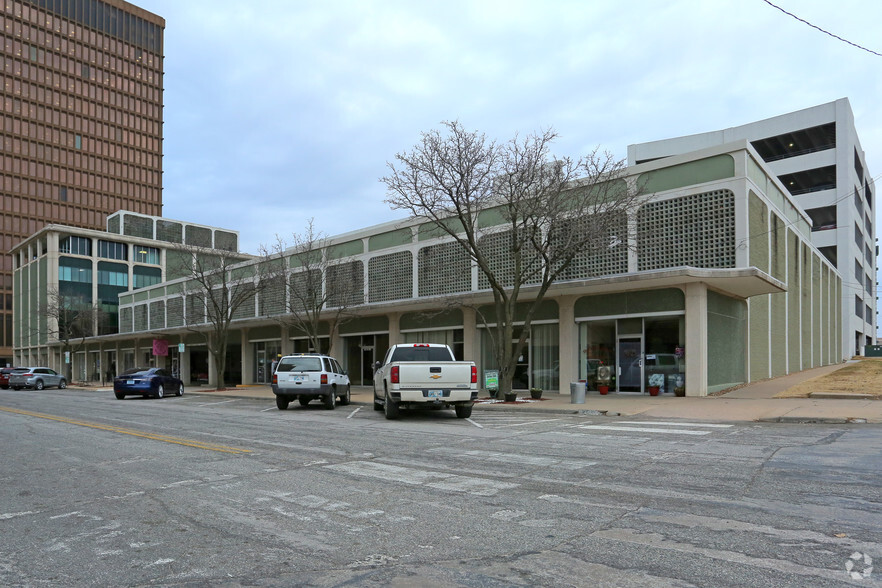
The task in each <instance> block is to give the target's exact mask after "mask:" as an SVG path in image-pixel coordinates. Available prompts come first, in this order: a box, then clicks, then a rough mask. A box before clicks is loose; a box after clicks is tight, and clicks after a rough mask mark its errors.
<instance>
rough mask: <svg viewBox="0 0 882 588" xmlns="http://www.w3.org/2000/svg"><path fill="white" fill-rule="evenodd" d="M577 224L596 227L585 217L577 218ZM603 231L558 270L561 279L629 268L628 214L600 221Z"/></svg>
mask: <svg viewBox="0 0 882 588" xmlns="http://www.w3.org/2000/svg"><path fill="white" fill-rule="evenodd" d="M576 223H577V225H576V227H577V228H578V229H582V230H585V231H595V230H598V229H595V228H592V223H591V221H590V220H588V219H580V220H578V221H576ZM602 225H603V226H604V228H603V229H601V231H602V234H601V235H597V238H592V240H591V243H590V245H589V247H586V248H585V250H583V251H581V252H579V253H578V254H577V255H576V256H575V257H574V258H573V261H572V262H571V263H570V265H569V267H567V269H565V270H564V271H563V272H561V274H560V279H561V280H582V279H585V278H594V277H597V276H609V275H613V274H624V273H627V272H628V217H627V216H626V215H625V213H624V211H619V212H616V213H615V217H614V218H613V219H612V220H606V221H605V222H603V223H602Z"/></svg>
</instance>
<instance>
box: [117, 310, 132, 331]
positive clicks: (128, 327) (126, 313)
mask: <svg viewBox="0 0 882 588" xmlns="http://www.w3.org/2000/svg"><path fill="white" fill-rule="evenodd" d="M119 332H120V333H131V332H132V309H131V308H120V309H119Z"/></svg>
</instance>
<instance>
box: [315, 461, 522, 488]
mask: <svg viewBox="0 0 882 588" xmlns="http://www.w3.org/2000/svg"><path fill="white" fill-rule="evenodd" d="M325 467H326V468H327V469H330V470H335V471H339V472H343V473H346V474H351V475H355V476H364V477H368V478H376V479H379V480H386V481H389V480H392V481H395V482H401V483H403V484H410V485H414V486H428V487H430V488H436V489H439V490H450V491H452V492H464V493H467V494H476V495H478V496H494V495H496V494H498V493H499V492H500V491H502V490H509V489H511V488H517V487H518V486H519V485H520V484H512V483H509V482H499V481H496V480H488V479H485V478H473V477H469V476H459V475H456V474H448V473H446V472H439V471H429V470H418V469H414V468H403V467H399V466H394V465H389V464H383V463H377V462H374V461H369V462H368V461H354V462H349V463H340V464H332V465H328V466H325Z"/></svg>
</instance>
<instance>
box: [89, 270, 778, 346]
mask: <svg viewBox="0 0 882 588" xmlns="http://www.w3.org/2000/svg"><path fill="white" fill-rule="evenodd" d="M693 283H703V284H705V285H706V286H707V287H708V288H710V289H711V290H715V291H717V292H720V293H722V294H726V295H728V296H733V297H735V298H750V297H752V296H761V295H763V294H778V293H781V292H786V291H787V285H786V284H785V283H784V282H782V281H780V280H778V279H776V278H773V277H772V276H770V275H769V274H767V273H766V272H764V271H762V270H760V269H758V268H756V267H748V268H738V269H709V268H696V267H677V268H666V269H663V270H651V271H641V272H637V273H632V274H620V275H616V276H604V277H602V278H591V279H587V280H572V281H568V282H557V283H555V284H554V285H553V286H552V287H551V289H550V290H549V293H548V294H546V299H553V298H555V297H557V296H592V295H596V294H616V293H619V292H631V291H635V290H657V289H659V288H676V287H680V286H685V285H687V284H693ZM537 290H538V288H537V287H535V286H531V287H525V288H523V289H522V290H521V293H522V300H524V301H529V300H530V299H532V298H535V295H536V292H537ZM452 299H456V300H457V301H459V302H462V303H463V304H467V305H476V304H491V303H492V302H493V295H492V293H491V292H490V291H489V290H487V291H481V292H470V293H466V294H457V295H450V296H433V297H427V298H418V299H411V300H404V301H401V300H399V301H395V302H384V303H381V304H376V303H375V304H365V305H363V306H358V307H354V308H353V311H355V312H357V313H358V314H360V315H362V316H372V315H377V314H386V313H389V312H419V311H422V310H432V309H438V308H439V307H444V306H447V307H449V306H451V304H450V302H449V301H450V300H452ZM277 324H278V322H277V321H275V320H272V319H267V318H254V319H241V320H237V321H233V323H232V324H231V325H230V329H231V330H237V329H240V328H241V327H244V326H247V327H250V328H253V327H258V326H265V325H277ZM210 330H211V327H210V326H208V325H200V327H199V329H198V331H202V332H206V331H210ZM198 331H197V329H195V328H193V327H171V328H164V329H155V330H151V331H142V332H138V333H116V334H113V335H100V336H97V337H89V339H88V340H89V342H92V343H101V342H114V341H120V340H131V339H149V338H152V337H163V336H168V335H181V334H185V335H190V334H193V335H195V334H198Z"/></svg>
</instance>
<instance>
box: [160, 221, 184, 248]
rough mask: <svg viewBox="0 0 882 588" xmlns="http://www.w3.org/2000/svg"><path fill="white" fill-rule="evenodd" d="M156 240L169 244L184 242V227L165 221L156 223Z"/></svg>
mask: <svg viewBox="0 0 882 588" xmlns="http://www.w3.org/2000/svg"><path fill="white" fill-rule="evenodd" d="M156 238H157V239H158V240H159V241H167V242H169V243H182V242H183V240H184V226H183V225H182V224H181V223H176V222H173V221H167V220H157V221H156Z"/></svg>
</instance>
